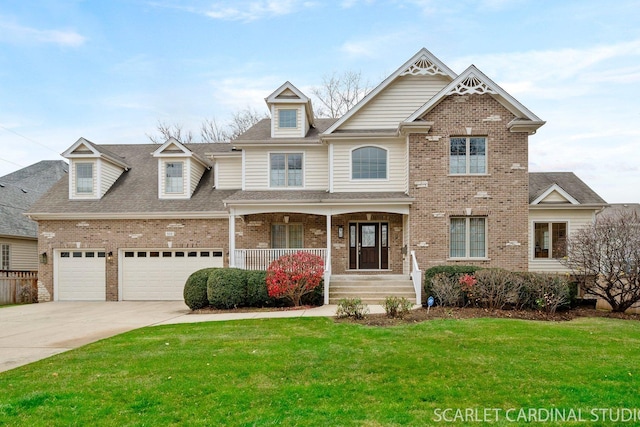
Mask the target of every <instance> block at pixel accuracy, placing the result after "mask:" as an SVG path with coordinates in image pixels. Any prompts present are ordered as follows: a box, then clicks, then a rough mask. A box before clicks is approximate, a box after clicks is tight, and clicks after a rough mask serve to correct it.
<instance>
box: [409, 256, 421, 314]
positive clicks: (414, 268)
mask: <svg viewBox="0 0 640 427" xmlns="http://www.w3.org/2000/svg"><path fill="white" fill-rule="evenodd" d="M411 280H412V281H413V289H414V290H415V291H416V304H422V270H420V267H419V266H418V260H417V259H416V251H411Z"/></svg>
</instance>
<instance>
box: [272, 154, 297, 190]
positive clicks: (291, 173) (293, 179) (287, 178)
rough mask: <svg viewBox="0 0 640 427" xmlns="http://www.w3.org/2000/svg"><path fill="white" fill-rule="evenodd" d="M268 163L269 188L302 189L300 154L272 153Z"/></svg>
mask: <svg viewBox="0 0 640 427" xmlns="http://www.w3.org/2000/svg"><path fill="white" fill-rule="evenodd" d="M269 163H270V165H269V172H270V177H269V183H270V186H271V187H302V181H303V180H302V153H272V154H271V156H270V162H269Z"/></svg>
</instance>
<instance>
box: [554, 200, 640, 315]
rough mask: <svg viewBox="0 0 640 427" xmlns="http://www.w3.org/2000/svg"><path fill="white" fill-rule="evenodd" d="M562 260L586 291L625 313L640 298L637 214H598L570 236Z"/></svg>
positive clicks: (639, 218) (639, 231)
mask: <svg viewBox="0 0 640 427" xmlns="http://www.w3.org/2000/svg"><path fill="white" fill-rule="evenodd" d="M562 262H563V263H564V264H565V265H567V266H568V267H569V268H571V270H572V271H573V273H574V274H575V275H576V276H577V277H579V278H581V282H582V283H581V285H582V286H583V289H584V291H585V293H586V294H588V295H593V296H595V297H598V298H602V299H603V300H605V301H607V302H608V303H609V304H610V305H611V309H612V310H613V311H614V312H624V311H625V310H627V309H628V308H629V307H631V306H632V305H634V304H635V303H637V302H638V301H640V217H639V216H638V215H637V214H636V213H635V212H632V211H631V212H619V213H615V214H611V215H606V216H602V215H601V216H600V217H598V219H597V220H596V222H595V223H594V224H593V225H591V226H588V227H584V228H582V229H580V230H578V231H576V232H575V233H573V234H572V235H571V236H570V237H569V239H568V247H567V257H566V258H564V259H563V260H562Z"/></svg>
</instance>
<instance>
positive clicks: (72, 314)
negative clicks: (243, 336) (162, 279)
mask: <svg viewBox="0 0 640 427" xmlns="http://www.w3.org/2000/svg"><path fill="white" fill-rule="evenodd" d="M188 313H189V308H188V307H187V306H186V305H185V304H184V302H182V301H166V302H165V301H153V302H146V301H145V302H133V301H131V302H128V301H123V302H48V303H43V304H27V305H17V306H11V307H4V308H0V372H2V371H7V370H9V369H13V368H15V367H18V366H22V365H26V364H28V363H31V362H34V361H36V360H40V359H44V358H46V357H49V356H52V355H54V354H57V353H62V352H64V351H67V350H70V349H72V348H76V347H80V346H82V345H85V344H88V343H91V342H94V341H98V340H100V339H103V338H108V337H111V336H114V335H117V334H121V333H123V332H126V331H130V330H132V329H137V328H141V327H144V326H150V325H155V324H159V323H163V322H170V321H173V322H176V321H177V318H179V317H182V316H185V315H186V314H188Z"/></svg>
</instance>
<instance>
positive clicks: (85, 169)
mask: <svg viewBox="0 0 640 427" xmlns="http://www.w3.org/2000/svg"><path fill="white" fill-rule="evenodd" d="M76 192H77V193H93V164H91V163H80V164H77V165H76Z"/></svg>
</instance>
